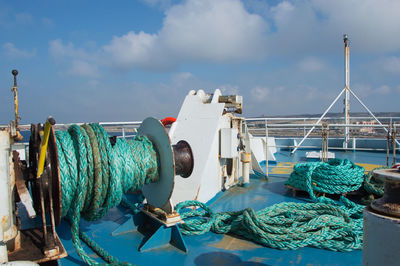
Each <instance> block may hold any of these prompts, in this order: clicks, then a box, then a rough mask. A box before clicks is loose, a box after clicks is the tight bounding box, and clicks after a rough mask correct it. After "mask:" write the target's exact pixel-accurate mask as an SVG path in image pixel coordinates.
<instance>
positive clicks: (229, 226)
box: [176, 159, 369, 251]
mask: <svg viewBox="0 0 400 266" xmlns="http://www.w3.org/2000/svg"><path fill="white" fill-rule="evenodd" d="M364 179H365V176H364V168H363V167H360V166H357V165H355V164H354V163H352V162H351V161H350V160H348V159H345V160H341V159H333V160H330V161H328V163H324V162H316V163H299V164H296V165H295V166H294V169H293V172H292V174H291V175H290V177H289V179H288V180H287V182H286V184H288V185H291V186H293V187H295V188H298V189H301V190H304V191H306V192H308V194H309V195H310V198H311V200H312V201H313V203H292V202H283V203H279V204H275V205H272V206H270V207H267V208H265V209H262V210H259V211H254V210H253V209H250V208H247V209H244V210H241V211H231V212H220V213H213V212H212V210H211V209H210V208H208V207H207V206H206V205H205V204H203V203H200V202H197V201H185V202H182V203H180V204H178V205H177V206H176V210H177V211H179V212H180V214H181V217H182V218H183V219H184V220H185V223H184V224H181V225H180V227H181V229H182V233H183V234H186V235H200V234H204V233H205V232H208V231H213V232H215V233H219V234H226V233H232V234H234V235H239V236H242V237H244V238H246V239H249V240H252V241H254V242H256V243H259V244H262V245H264V246H267V247H272V248H278V249H298V248H301V247H305V246H312V247H316V248H322V249H328V250H333V251H351V250H354V249H361V248H362V238H363V230H362V223H363V220H362V217H363V213H362V212H363V209H364V206H362V205H359V204H356V203H354V202H352V201H350V200H348V199H347V198H345V197H343V196H341V197H340V200H339V201H334V200H332V199H330V198H326V197H316V196H315V193H314V191H317V192H323V193H330V194H342V193H346V192H350V191H354V190H357V189H359V188H360V187H361V186H362V184H363V181H364ZM366 180H369V179H366ZM193 207H200V208H199V209H197V210H193Z"/></svg>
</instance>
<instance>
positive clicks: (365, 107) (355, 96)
mask: <svg viewBox="0 0 400 266" xmlns="http://www.w3.org/2000/svg"><path fill="white" fill-rule="evenodd" d="M349 91H350V92H351V94H352V95H353V96H354V98H356V99H357V101H358V102H359V103H360V104H361V105H362V106H363V107H364V109H365V110H367V112H368V113H369V114H370V115H371V116H372V117H373V118H374V119H375V121H376V122H378V124H379V125H381V127H382V128H383V129H384V130H385V131H386V132H388V130H387V128H386V127H384V126H383V125H382V123H381V121H379V119H378V118H376V116H375V115H374V114H373V113H372V112H371V111H370V110H369V109H368V107H367V106H366V105H365V104H364V103H363V102H362V101H361V99H360V98H358V97H357V95H356V94H355V93H354V92H353V91H352V90H350V89H349ZM389 134H390V133H389ZM390 136H391V134H390ZM395 141H396V143H397V144H398V145H400V143H399V142H398V141H397V140H395Z"/></svg>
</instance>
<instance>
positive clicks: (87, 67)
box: [67, 60, 100, 78]
mask: <svg viewBox="0 0 400 266" xmlns="http://www.w3.org/2000/svg"><path fill="white" fill-rule="evenodd" d="M67 73H68V74H70V75H72V76H81V77H92V78H96V77H98V76H99V75H100V74H99V69H98V67H97V66H96V65H93V64H89V63H88V62H86V61H82V60H74V61H72V65H71V67H70V69H69V70H68V72H67Z"/></svg>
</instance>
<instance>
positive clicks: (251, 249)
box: [57, 150, 386, 265]
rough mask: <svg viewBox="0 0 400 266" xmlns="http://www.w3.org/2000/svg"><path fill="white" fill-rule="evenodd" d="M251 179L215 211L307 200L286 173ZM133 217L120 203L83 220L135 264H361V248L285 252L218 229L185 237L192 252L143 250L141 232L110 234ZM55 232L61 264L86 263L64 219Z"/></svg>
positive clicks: (371, 160) (378, 157)
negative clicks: (101, 215) (293, 191)
mask: <svg viewBox="0 0 400 266" xmlns="http://www.w3.org/2000/svg"><path fill="white" fill-rule="evenodd" d="M335 153H336V158H349V159H350V160H352V161H354V162H355V163H366V164H374V165H375V164H378V165H379V164H380V165H384V164H386V154H384V153H378V152H360V151H357V152H335ZM276 156H277V161H278V162H292V163H293V162H299V161H304V160H305V151H303V150H299V151H298V152H296V154H295V155H294V156H289V152H288V151H279V152H278V153H277V154H276ZM270 167H271V166H270ZM272 167H274V165H272ZM272 170H273V169H272ZM272 172H273V171H272ZM252 177H253V178H252V179H251V185H250V187H248V188H243V187H234V188H231V189H230V190H228V191H226V192H220V193H219V194H218V195H217V196H216V197H215V198H214V199H213V200H212V201H211V202H210V203H209V204H210V206H211V208H212V209H213V210H214V211H228V210H240V209H244V208H248V207H251V208H253V209H255V210H259V209H262V208H265V207H267V206H270V205H273V204H275V203H280V202H283V201H292V202H305V201H306V199H300V198H293V197H292V194H291V192H289V191H288V190H287V189H286V188H285V186H284V182H285V180H286V179H287V178H288V175H287V174H270V177H269V179H268V180H262V179H258V178H256V177H255V176H252ZM130 217H131V214H130V212H129V211H128V210H126V209H124V208H122V207H118V208H114V209H112V210H111V211H109V213H108V214H107V215H106V217H104V218H103V219H101V220H100V221H97V222H90V223H89V222H86V221H84V220H82V221H81V228H82V229H83V230H84V231H85V232H86V233H87V234H88V235H89V236H90V237H92V238H93V239H94V240H95V241H96V242H98V243H99V244H100V245H101V246H102V247H104V248H105V249H106V250H107V251H109V252H110V253H111V254H112V255H114V256H116V257H118V258H119V259H120V260H121V261H126V262H131V263H135V264H136V265H149V264H152V265H166V264H170V265H360V264H361V262H362V251H352V252H344V253H340V252H333V251H327V250H321V249H316V248H301V249H298V250H294V251H283V250H277V249H271V248H266V247H263V246H260V245H258V244H254V243H252V242H249V241H246V240H242V239H238V238H236V237H232V236H228V235H218V234H214V233H207V234H204V235H201V236H184V239H185V241H186V244H187V246H188V248H189V252H188V254H184V253H183V252H181V251H179V250H178V249H176V248H174V247H171V246H165V247H162V248H158V249H153V250H150V251H146V252H139V251H138V247H139V245H140V243H141V240H142V238H143V235H142V234H140V233H139V232H137V231H133V232H130V233H127V234H123V235H119V236H111V233H112V232H113V231H114V230H116V229H117V228H118V227H119V226H120V224H121V223H123V222H125V221H127V220H128V219H129V218H130ZM57 231H58V234H59V236H60V238H61V241H62V242H63V244H64V247H65V248H66V250H67V252H68V254H69V256H68V257H66V258H64V259H62V260H60V264H61V265H72V264H82V265H83V262H82V261H81V259H80V258H79V256H78V255H77V253H76V252H75V249H74V247H73V245H72V241H71V233H70V229H69V225H68V224H67V223H66V222H65V221H63V222H62V223H61V225H60V226H59V227H58V228H57ZM87 252H88V254H90V256H92V257H93V258H97V255H96V254H94V253H93V251H91V250H89V249H87ZM100 261H101V260H100V259H99V262H100Z"/></svg>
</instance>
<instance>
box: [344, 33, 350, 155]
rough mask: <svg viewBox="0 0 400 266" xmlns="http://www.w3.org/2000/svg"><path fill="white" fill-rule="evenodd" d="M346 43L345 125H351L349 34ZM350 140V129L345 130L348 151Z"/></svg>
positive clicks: (345, 39) (345, 38) (345, 144)
mask: <svg viewBox="0 0 400 266" xmlns="http://www.w3.org/2000/svg"><path fill="white" fill-rule="evenodd" d="M343 41H344V69H345V70H344V76H345V77H344V79H345V85H344V89H345V98H344V123H345V124H346V125H348V124H350V91H349V90H350V46H349V39H348V36H347V34H345V35H343ZM349 140H350V134H349V128H348V127H345V128H344V142H343V148H345V149H347V144H348V143H349Z"/></svg>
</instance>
